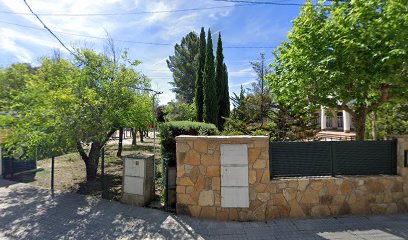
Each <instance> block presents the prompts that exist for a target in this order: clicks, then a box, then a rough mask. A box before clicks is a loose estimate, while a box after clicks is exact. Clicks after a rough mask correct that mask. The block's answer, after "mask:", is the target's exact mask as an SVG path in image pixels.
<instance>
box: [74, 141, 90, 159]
mask: <svg viewBox="0 0 408 240" xmlns="http://www.w3.org/2000/svg"><path fill="white" fill-rule="evenodd" d="M76 147H77V150H78V153H79V155H80V156H81V158H82V160H84V162H85V163H86V162H87V161H88V160H89V157H88V155H87V154H86V152H85V150H84V148H83V147H82V144H81V142H80V141H77V143H76Z"/></svg>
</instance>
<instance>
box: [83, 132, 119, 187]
mask: <svg viewBox="0 0 408 240" xmlns="http://www.w3.org/2000/svg"><path fill="white" fill-rule="evenodd" d="M114 132H115V130H111V131H110V132H109V133H108V134H107V136H106V138H105V140H103V141H102V142H98V141H94V142H92V144H91V149H90V150H89V154H86V152H85V150H84V148H83V147H82V143H81V142H80V141H78V142H77V144H76V147H77V151H78V153H79V155H80V156H81V158H82V160H83V161H84V163H85V167H86V180H87V181H92V180H95V179H96V176H97V171H98V164H99V156H100V154H101V149H102V148H103V146H104V145H105V143H106V142H107V141H108V140H109V138H110V136H111V135H112V134H113V133H114Z"/></svg>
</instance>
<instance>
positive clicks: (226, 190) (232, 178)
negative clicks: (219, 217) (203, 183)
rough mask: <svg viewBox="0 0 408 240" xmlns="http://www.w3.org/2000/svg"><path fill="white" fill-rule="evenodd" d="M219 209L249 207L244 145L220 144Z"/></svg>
mask: <svg viewBox="0 0 408 240" xmlns="http://www.w3.org/2000/svg"><path fill="white" fill-rule="evenodd" d="M221 207H231V208H232V207H241V208H247V207H249V188H248V146H247V145H246V144H221Z"/></svg>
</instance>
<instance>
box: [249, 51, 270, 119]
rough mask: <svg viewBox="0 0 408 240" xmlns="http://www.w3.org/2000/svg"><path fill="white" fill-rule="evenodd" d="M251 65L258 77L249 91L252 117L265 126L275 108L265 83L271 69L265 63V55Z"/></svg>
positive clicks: (261, 55)
mask: <svg viewBox="0 0 408 240" xmlns="http://www.w3.org/2000/svg"><path fill="white" fill-rule="evenodd" d="M250 64H251V66H252V69H253V70H254V71H255V73H256V75H257V79H256V81H255V82H253V83H252V88H250V89H248V92H249V94H250V100H251V101H250V102H251V105H252V106H253V113H252V115H253V116H254V118H255V119H256V120H257V121H259V122H260V123H261V126H263V124H264V120H265V118H266V117H267V115H268V113H269V111H270V110H271V108H272V107H273V101H272V96H271V93H270V91H269V89H268V87H267V84H266V81H265V78H266V76H267V75H268V74H270V73H271V69H270V66H269V65H268V64H267V63H266V61H265V54H264V53H261V54H260V58H259V59H258V61H253V62H250Z"/></svg>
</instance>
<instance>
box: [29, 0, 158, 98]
mask: <svg viewBox="0 0 408 240" xmlns="http://www.w3.org/2000/svg"><path fill="white" fill-rule="evenodd" d="M24 3H25V5H26V6H27V7H28V9H30V11H31V13H32V14H33V15H34V16H35V17H36V18H37V19H38V21H40V22H41V24H42V25H43V26H44V28H45V29H47V31H48V32H50V33H51V35H52V36H54V37H55V38H56V39H57V40H58V42H59V43H60V44H61V45H62V46H63V47H64V48H65V49H66V50H67V51H68V52H70V53H71V54H72V55H73V56H75V57H76V58H77V59H80V60H81V58H80V57H79V56H78V55H76V54H75V53H74V52H72V51H71V49H69V48H68V47H67V46H65V44H64V43H63V42H62V41H61V40H60V39H59V38H58V37H57V35H55V34H54V33H53V32H52V31H51V29H49V28H48V27H47V25H45V23H44V22H43V21H42V20H41V18H40V17H39V16H37V14H35V13H34V11H33V10H32V9H31V7H30V6H29V5H28V3H27V1H26V0H24ZM135 89H138V90H142V91H149V92H153V93H154V94H162V93H163V92H159V91H155V90H153V89H150V88H139V87H135Z"/></svg>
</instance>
